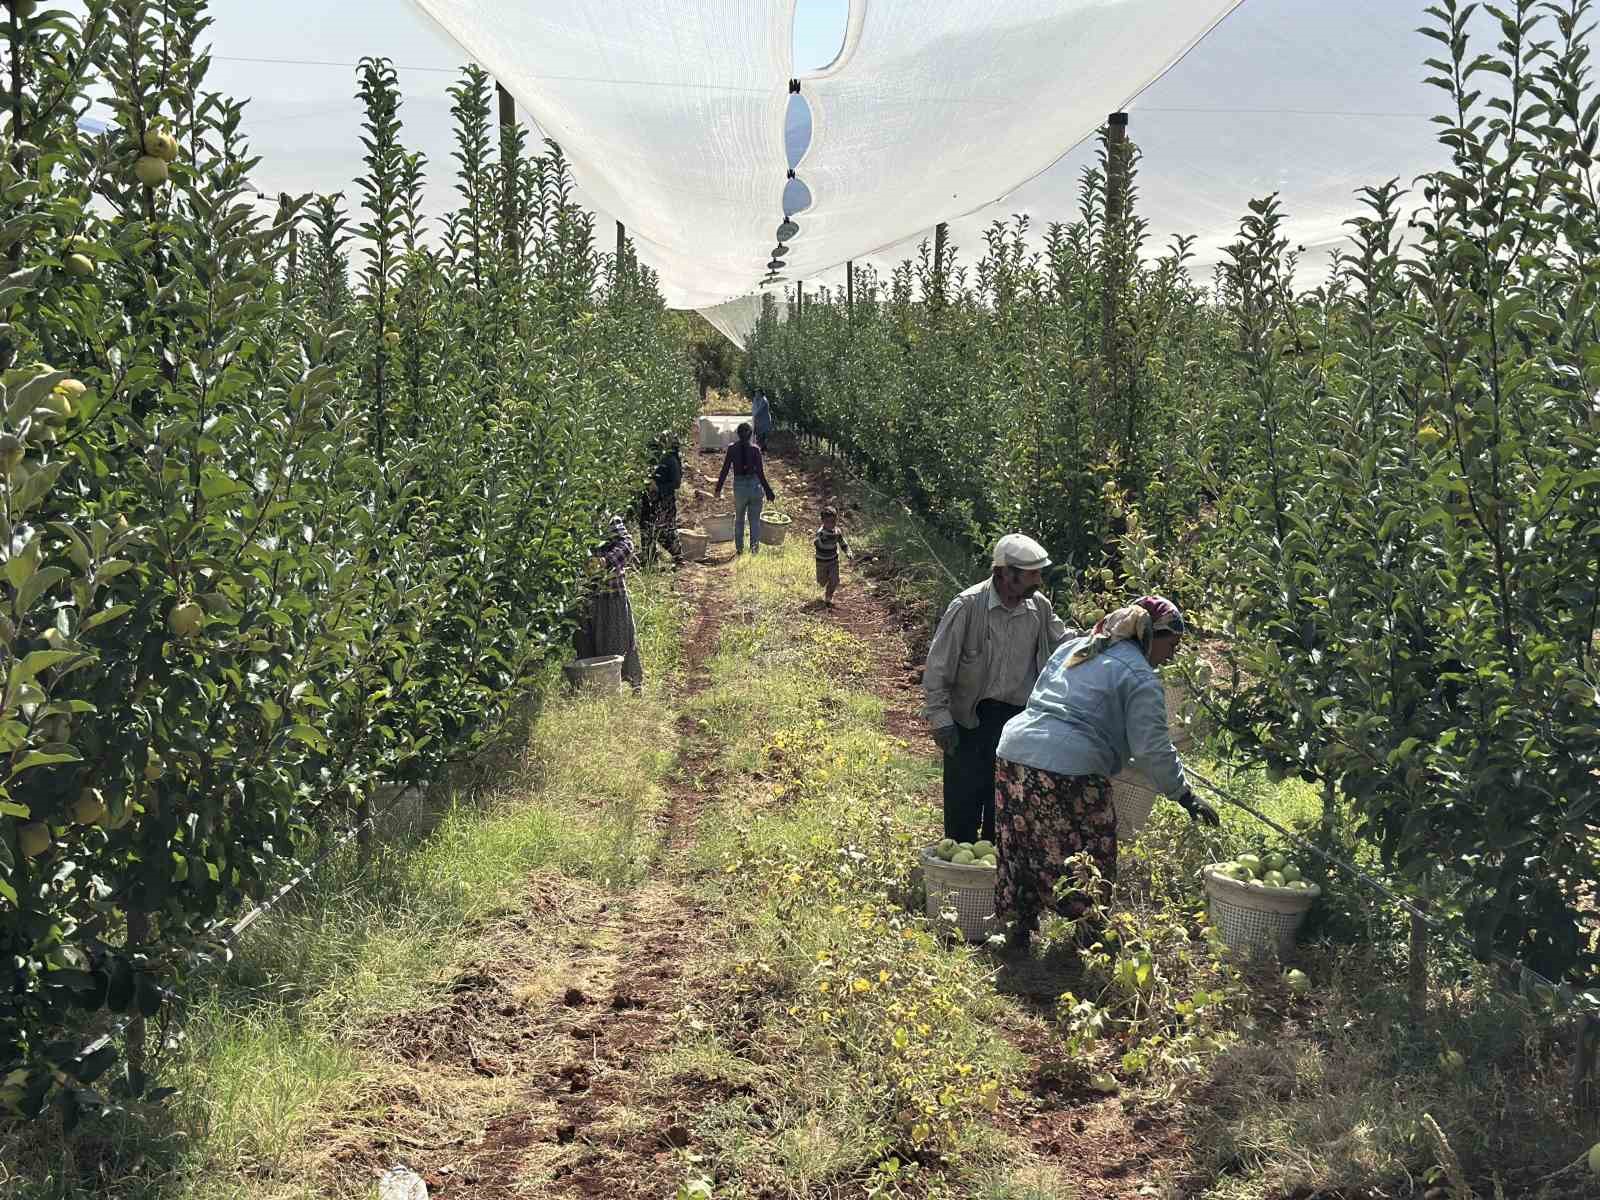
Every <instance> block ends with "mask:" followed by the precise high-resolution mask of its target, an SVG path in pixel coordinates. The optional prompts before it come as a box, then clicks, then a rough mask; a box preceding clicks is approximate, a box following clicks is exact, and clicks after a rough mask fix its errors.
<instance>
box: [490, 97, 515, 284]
mask: <svg viewBox="0 0 1600 1200" xmlns="http://www.w3.org/2000/svg"><path fill="white" fill-rule="evenodd" d="M494 90H495V94H496V95H497V96H498V97H499V99H500V171H501V175H502V180H501V189H502V191H503V193H504V195H503V197H502V199H501V204H502V208H503V212H502V220H503V221H504V223H505V247H506V251H507V253H516V252H518V251H520V246H519V245H518V229H517V226H518V221H517V150H516V146H517V143H516V130H517V102H516V101H515V100H513V99H512V98H511V93H510V92H508V91H506V89H505V85H504V84H500V83H496V84H495V85H494Z"/></svg>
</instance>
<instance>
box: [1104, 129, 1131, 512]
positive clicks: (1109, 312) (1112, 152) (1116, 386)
mask: <svg viewBox="0 0 1600 1200" xmlns="http://www.w3.org/2000/svg"><path fill="white" fill-rule="evenodd" d="M1130 152H1131V151H1130V147H1129V145H1128V114H1127V113H1123V112H1115V113H1112V114H1111V115H1110V116H1109V117H1107V118H1106V223H1105V229H1104V231H1103V232H1102V233H1101V238H1102V243H1103V249H1104V253H1103V254H1102V255H1101V279H1100V288H1101V291H1100V318H1101V327H1100V353H1101V359H1102V361H1103V362H1104V364H1105V368H1106V378H1107V382H1108V383H1109V392H1110V399H1111V402H1112V405H1113V409H1112V411H1113V412H1115V411H1116V410H1115V407H1114V406H1115V404H1116V403H1117V401H1118V400H1119V399H1125V401H1126V404H1127V412H1126V414H1125V416H1126V420H1125V422H1124V431H1123V452H1124V456H1125V464H1124V468H1123V469H1124V471H1125V472H1126V475H1127V479H1128V482H1129V484H1130V485H1132V483H1133V481H1134V479H1135V477H1136V464H1135V461H1134V459H1135V454H1134V438H1135V434H1136V432H1137V422H1138V412H1137V406H1136V405H1135V404H1134V402H1133V397H1132V396H1131V395H1129V396H1126V397H1123V394H1122V393H1123V388H1122V337H1121V334H1120V333H1119V332H1118V325H1119V322H1118V317H1119V315H1120V314H1119V313H1118V311H1117V308H1118V303H1119V301H1120V299H1121V295H1122V288H1123V286H1124V284H1125V283H1126V282H1127V272H1128V267H1129V261H1128V260H1129V259H1130V257H1131V254H1130V248H1129V246H1128V165H1129V163H1128V160H1129V157H1130Z"/></svg>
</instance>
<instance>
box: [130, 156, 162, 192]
mask: <svg viewBox="0 0 1600 1200" xmlns="http://www.w3.org/2000/svg"><path fill="white" fill-rule="evenodd" d="M133 173H134V175H135V176H137V178H138V180H139V182H140V183H142V184H144V186H145V187H147V188H158V187H161V186H162V185H163V184H165V183H166V182H167V163H166V160H165V159H162V158H157V157H156V156H155V155H154V154H141V155H140V156H139V161H138V162H136V163H134V164H133Z"/></svg>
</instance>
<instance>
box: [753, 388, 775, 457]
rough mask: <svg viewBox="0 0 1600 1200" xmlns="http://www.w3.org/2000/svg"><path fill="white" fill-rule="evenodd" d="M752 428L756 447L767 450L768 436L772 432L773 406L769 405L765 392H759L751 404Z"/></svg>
mask: <svg viewBox="0 0 1600 1200" xmlns="http://www.w3.org/2000/svg"><path fill="white" fill-rule="evenodd" d="M750 427H751V429H753V430H754V431H755V439H756V445H758V446H760V447H761V448H762V449H763V450H765V449H766V448H767V435H768V434H769V433H771V432H772V405H771V404H769V403H767V394H766V393H765V392H759V391H758V392H757V393H756V398H755V400H753V401H752V402H751V404H750Z"/></svg>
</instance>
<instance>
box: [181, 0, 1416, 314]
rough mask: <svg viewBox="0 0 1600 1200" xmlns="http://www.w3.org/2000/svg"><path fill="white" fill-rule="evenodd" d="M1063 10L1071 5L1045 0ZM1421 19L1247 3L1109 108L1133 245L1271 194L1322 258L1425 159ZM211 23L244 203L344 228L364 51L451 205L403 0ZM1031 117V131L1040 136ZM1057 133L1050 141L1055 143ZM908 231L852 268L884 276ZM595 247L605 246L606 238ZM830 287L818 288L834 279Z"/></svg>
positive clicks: (1086, 148) (829, 50)
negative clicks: (1372, 187)
mask: <svg viewBox="0 0 1600 1200" xmlns="http://www.w3.org/2000/svg"><path fill="white" fill-rule="evenodd" d="M684 2H685V3H690V2H691V0H684ZM785 2H786V0H749V3H750V4H752V5H756V4H763V3H772V4H774V5H779V6H781V5H782V4H784V3H785ZM1077 2H1088V0H1062V3H1063V4H1066V3H1077ZM1095 2H1097V3H1108V4H1109V3H1117V2H1120V0H1095ZM797 5H798V9H797V17H796V26H795V36H794V47H795V59H796V70H797V71H799V72H803V71H805V70H806V69H808V68H820V67H822V66H824V65H825V64H826V63H827V62H829V61H830V60H832V59H833V58H834V56H835V55H836V54H837V52H838V50H839V47H840V44H841V41H842V36H843V24H844V21H845V17H846V14H847V13H848V10H849V0H797ZM1422 8H1423V0H1333V2H1330V0H1246V3H1244V4H1243V5H1242V6H1241V7H1240V8H1239V9H1238V10H1237V11H1236V12H1235V13H1234V14H1233V15H1232V16H1231V17H1229V18H1228V19H1227V20H1226V21H1225V22H1224V23H1223V24H1222V25H1221V26H1220V27H1219V28H1218V29H1217V30H1216V31H1215V32H1213V33H1212V34H1211V36H1210V37H1209V38H1207V39H1206V40H1205V41H1204V42H1202V43H1201V44H1200V46H1199V47H1197V48H1196V49H1195V50H1194V51H1192V52H1191V53H1190V54H1189V55H1188V56H1187V57H1185V58H1184V59H1183V61H1182V62H1181V63H1179V64H1178V66H1177V67H1175V68H1174V69H1173V70H1172V71H1171V72H1170V73H1169V74H1168V75H1166V76H1165V77H1164V78H1162V79H1160V80H1159V81H1158V82H1156V83H1155V84H1154V85H1153V86H1152V87H1150V88H1149V89H1148V90H1147V91H1145V92H1144V93H1143V94H1141V95H1140V96H1138V97H1137V98H1136V99H1135V100H1134V101H1133V102H1132V103H1131V104H1130V105H1129V106H1128V107H1129V109H1130V111H1131V113H1132V125H1131V133H1132V136H1133V138H1134V140H1135V141H1136V142H1137V143H1138V144H1139V145H1140V148H1141V151H1142V153H1143V164H1142V168H1141V176H1140V211H1141V213H1142V214H1143V215H1144V216H1146V217H1147V218H1148V219H1149V220H1150V222H1151V231H1152V242H1153V243H1154V244H1158V245H1159V244H1162V243H1165V242H1166V241H1167V240H1168V238H1169V236H1170V235H1171V234H1172V233H1175V232H1183V233H1188V234H1194V235H1196V236H1197V243H1196V251H1197V254H1196V262H1197V266H1198V267H1199V269H1201V270H1205V269H1206V268H1208V267H1209V266H1210V265H1211V264H1212V263H1214V262H1216V261H1217V259H1218V258H1219V257H1220V255H1221V247H1222V246H1223V245H1224V244H1225V243H1226V241H1227V240H1228V239H1229V236H1230V234H1231V231H1232V230H1233V229H1234V228H1236V227H1237V223H1238V219H1239V216H1240V215H1241V214H1242V213H1243V212H1244V210H1245V206H1246V204H1247V202H1248V201H1249V200H1250V199H1251V198H1253V197H1256V196H1260V195H1264V194H1266V193H1267V192H1270V191H1274V190H1278V191H1281V192H1282V193H1283V197H1284V204H1285V207H1286V208H1287V209H1288V210H1289V211H1290V213H1291V214H1293V217H1294V221H1293V224H1292V226H1291V229H1290V234H1291V236H1292V237H1293V238H1294V239H1295V240H1296V241H1297V242H1299V243H1301V244H1304V245H1306V246H1307V256H1308V258H1316V259H1319V260H1325V258H1326V254H1327V251H1328V250H1329V249H1330V248H1331V247H1332V246H1334V245H1336V244H1338V243H1339V241H1340V239H1341V237H1342V228H1343V222H1344V221H1345V220H1346V219H1348V218H1349V217H1350V216H1353V215H1355V213H1356V211H1357V206H1356V202H1355V200H1354V198H1353V194H1354V192H1355V190H1356V188H1357V187H1359V186H1362V185H1364V184H1368V183H1377V182H1381V181H1382V180H1384V179H1387V178H1390V177H1393V176H1400V177H1402V178H1404V179H1407V180H1409V179H1410V178H1411V177H1412V176H1413V175H1415V174H1416V173H1417V172H1418V171H1420V170H1422V169H1425V168H1427V167H1431V166H1434V165H1437V164H1438V163H1439V162H1440V161H1441V152H1440V151H1439V150H1438V147H1437V145H1436V142H1435V136H1434V131H1433V127H1432V125H1431V124H1430V123H1429V120H1428V118H1429V115H1430V114H1431V113H1433V112H1434V111H1436V110H1437V104H1438V97H1437V93H1434V92H1433V91H1432V90H1431V89H1429V88H1428V87H1426V85H1424V84H1423V83H1422V76H1423V74H1424V72H1423V70H1422V68H1421V66H1420V64H1421V61H1422V59H1423V58H1424V57H1426V56H1427V55H1428V54H1429V53H1432V52H1434V50H1435V49H1436V47H1435V46H1434V44H1433V43H1431V42H1428V41H1427V40H1426V39H1424V38H1422V37H1421V36H1419V35H1418V34H1417V33H1416V32H1415V28H1414V27H1415V26H1416V25H1417V24H1418V23H1419V22H1420V20H1421V17H1422V12H1421V10H1422ZM210 13H211V16H212V18H213V21H214V23H213V25H212V27H211V30H210V34H209V36H210V40H211V46H212V52H213V65H212V70H211V76H210V79H209V80H208V86H209V87H212V88H214V89H216V90H218V91H221V92H223V93H225V94H228V95H231V96H235V97H241V98H249V99H250V105H249V107H248V108H247V110H246V116H245V122H244V125H245V130H246V133H247V136H248V137H249V139H250V141H251V144H252V147H253V149H254V151H255V153H257V154H259V155H260V156H261V157H262V163H261V165H260V167H259V169H258V170H257V172H256V175H255V179H254V182H255V184H256V186H257V188H258V189H259V190H260V191H262V192H263V193H266V194H268V195H276V193H278V192H280V191H286V192H290V193H294V194H299V193H304V192H328V191H345V192H346V194H347V197H348V202H349V207H350V208H351V210H352V215H353V216H356V215H358V214H356V213H355V211H354V210H355V207H356V205H357V203H358V198H357V196H356V194H355V191H354V188H353V179H354V177H355V175H356V174H357V173H358V172H359V171H360V167H361V164H360V156H361V153H362V149H361V145H360V141H359V137H360V122H361V109H360V105H359V103H358V102H357V101H356V99H355V95H354V93H355V90H356V64H357V62H358V61H359V60H360V58H361V57H363V56H365V55H382V56H386V57H388V58H390V59H392V60H393V61H394V63H395V64H396V67H397V69H398V73H399V81H400V86H401V89H402V92H403V95H404V106H403V109H402V113H401V116H402V120H403V122H404V131H403V134H402V138H403V141H404V143H405V144H406V145H407V147H408V148H410V149H414V150H420V151H422V152H423V153H424V154H425V155H426V157H427V159H428V161H429V163H430V164H431V168H430V171H429V173H428V181H429V182H428V189H427V192H426V199H425V205H424V207H425V210H426V211H428V212H429V213H431V214H433V215H435V216H437V215H439V214H442V213H443V212H445V211H447V210H448V209H449V208H450V207H452V206H453V205H454V196H453V194H452V187H453V178H452V176H453V171H454V163H453V161H452V159H451V157H450V155H451V151H452V149H453V143H452V138H451V130H450V118H449V105H450V101H449V98H448V96H447V94H446V89H447V88H448V87H449V86H450V85H451V84H452V83H453V82H455V80H456V78H457V76H458V72H459V69H460V66H461V64H462V63H463V61H464V60H465V57H466V56H465V54H464V52H463V51H462V50H461V49H460V47H459V46H457V45H456V44H455V43H454V42H453V41H452V40H451V39H450V38H449V37H447V36H446V35H445V34H444V33H443V32H442V31H441V30H439V29H438V27H437V26H435V25H434V23H433V22H432V20H431V19H430V18H428V17H426V16H425V15H423V13H422V12H421V10H420V9H419V8H418V7H416V5H415V4H413V3H412V0H273V3H271V4H262V3H260V0H212V3H211V6H210ZM846 70H848V64H846ZM796 116H798V117H799V118H800V119H794V118H795V117H796ZM1050 116H1051V114H1049V113H1047V112H1046V113H1040V114H1038V118H1037V119H1038V121H1039V122H1040V123H1041V124H1043V125H1045V126H1047V125H1048V122H1049V120H1050ZM524 117H526V115H525V114H524ZM807 126H808V122H807V121H806V120H805V119H804V113H803V112H801V113H799V114H794V113H792V114H791V120H790V122H789V123H788V131H789V134H790V141H791V144H794V143H795V142H797V141H798V142H802V143H803V141H804V140H805V137H806V135H807V132H808V130H807ZM1071 136H1076V135H1075V134H1073V135H1071ZM1071 136H1069V135H1068V133H1067V131H1065V130H1063V133H1062V139H1063V143H1066V142H1070V141H1071ZM1062 150H1063V152H1064V153H1063V157H1062V158H1061V159H1060V160H1059V161H1058V162H1057V163H1056V165H1055V166H1054V167H1052V168H1050V169H1049V170H1048V171H1046V172H1044V173H1043V174H1041V175H1040V176H1039V177H1037V178H1036V179H1034V180H1031V181H1028V182H1026V183H1022V184H1021V185H1020V186H1012V184H1013V183H1014V182H1015V181H1004V182H1003V183H1002V182H1001V181H997V182H996V183H995V184H994V185H993V187H992V190H991V191H990V193H989V195H990V196H991V197H992V198H993V201H994V202H993V203H991V204H988V205H987V206H985V207H984V208H982V209H981V210H980V211H978V212H976V213H973V214H970V215H965V214H961V213H952V214H951V217H950V221H951V229H952V234H953V236H954V238H955V241H956V243H957V244H958V245H960V246H961V247H963V249H964V250H966V251H968V252H969V255H968V257H969V259H970V257H971V256H972V255H974V254H975V253H976V252H977V251H978V250H980V249H981V234H982V230H983V228H984V227H985V226H986V225H987V224H988V223H989V222H990V221H992V220H994V219H995V218H997V217H1003V216H1007V215H1009V214H1013V213H1025V214H1027V215H1029V217H1030V218H1031V219H1032V220H1033V222H1034V225H1035V229H1036V230H1042V228H1043V227H1044V225H1045V224H1046V223H1047V222H1048V221H1050V220H1057V219H1070V218H1071V217H1072V216H1073V212H1074V209H1075V206H1076V192H1077V186H1078V184H1077V181H1078V177H1079V175H1080V174H1081V172H1082V170H1083V168H1084V167H1085V166H1087V165H1089V164H1091V163H1092V161H1093V157H1094V148H1093V146H1092V145H1081V146H1079V147H1077V148H1076V149H1072V148H1070V147H1069V146H1068V145H1066V144H1063V146H1062ZM804 173H805V172H804V169H803V168H802V170H801V174H802V175H804ZM578 182H579V198H580V200H582V199H584V194H583V180H582V179H581V178H580V179H579V181H578ZM982 186H983V181H981V180H980V181H977V187H978V188H979V189H981V187H982ZM964 190H965V189H964ZM600 215H601V218H602V220H605V214H604V213H601V214H600ZM801 219H803V218H801ZM926 232H928V231H919V232H918V233H916V234H913V235H911V236H909V237H908V238H907V239H905V240H904V241H902V242H900V243H897V244H894V245H890V246H885V247H880V248H879V250H878V252H877V253H876V254H872V255H866V256H864V260H865V261H870V262H872V263H874V265H876V266H878V267H880V269H883V270H887V269H888V267H889V266H890V265H891V264H892V263H893V262H894V261H896V260H898V259H899V258H900V257H902V256H904V255H907V254H909V253H912V252H913V251H914V247H915V243H916V241H917V240H918V239H919V238H920V237H921V236H923V235H924V234H925V233H926ZM599 237H600V239H601V242H602V245H609V241H610V237H609V229H606V228H602V229H601V230H600V231H599ZM839 275H840V272H837V271H836V272H832V273H830V274H829V275H826V276H824V277H823V279H825V280H831V281H833V282H837V280H838V276H839ZM754 282H755V279H754V278H752V280H751V283H752V284H754Z"/></svg>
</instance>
